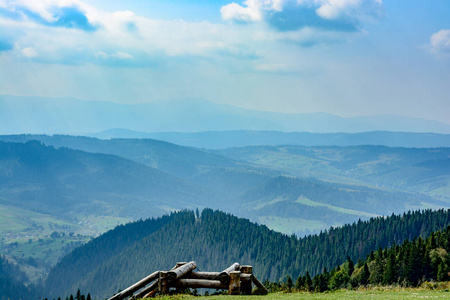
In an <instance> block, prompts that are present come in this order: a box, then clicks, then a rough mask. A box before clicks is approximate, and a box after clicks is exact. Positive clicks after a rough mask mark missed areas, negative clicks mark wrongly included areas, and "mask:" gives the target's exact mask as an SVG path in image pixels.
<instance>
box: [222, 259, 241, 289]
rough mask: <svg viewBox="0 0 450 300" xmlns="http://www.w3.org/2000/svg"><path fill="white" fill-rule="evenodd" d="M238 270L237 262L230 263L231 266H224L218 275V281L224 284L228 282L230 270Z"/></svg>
mask: <svg viewBox="0 0 450 300" xmlns="http://www.w3.org/2000/svg"><path fill="white" fill-rule="evenodd" d="M238 270H239V264H238V263H234V264H232V265H231V266H229V267H228V268H226V269H225V270H223V271H222V272H220V275H219V280H220V282H222V283H224V284H230V272H232V271H238Z"/></svg>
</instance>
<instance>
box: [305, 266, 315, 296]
mask: <svg viewBox="0 0 450 300" xmlns="http://www.w3.org/2000/svg"><path fill="white" fill-rule="evenodd" d="M305 288H306V290H308V291H312V288H313V284H312V279H311V276H310V275H309V271H306V275H305Z"/></svg>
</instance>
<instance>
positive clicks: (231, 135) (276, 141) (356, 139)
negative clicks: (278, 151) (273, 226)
mask: <svg viewBox="0 0 450 300" xmlns="http://www.w3.org/2000/svg"><path fill="white" fill-rule="evenodd" d="M89 136H91V137H96V138H99V139H117V138H128V139H156V140H162V141H166V142H170V143H174V144H177V145H183V146H189V147H196V148H206V149H224V148H235V147H245V146H280V145H299V146H342V147H346V146H360V145H373V146H388V147H408V148H432V147H450V134H438V133H417V132H415V133H414V132H392V131H371V132H358V133H313V132H281V131H257V130H234V131H204V132H191V133H189V132H138V131H133V130H127V129H110V130H105V131H102V132H98V133H94V134H89Z"/></svg>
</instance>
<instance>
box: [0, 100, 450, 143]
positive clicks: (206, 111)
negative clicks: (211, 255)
mask: <svg viewBox="0 0 450 300" xmlns="http://www.w3.org/2000/svg"><path fill="white" fill-rule="evenodd" d="M0 107H1V110H0V134H18V133H46V134H55V133H65V134H81V133H84V134H85V133H92V132H101V131H105V130H109V129H111V128H124V129H128V130H135V131H143V132H167V131H176V132H177V131H178V132H199V131H225V130H276V131H306V132H321V133H325V132H366V131H405V132H434V133H450V125H448V124H444V123H441V122H437V121H429V120H424V119H419V118H411V117H405V116H397V115H378V116H367V117H353V118H343V117H339V116H335V115H331V114H326V113H307V114H287V113H278V112H266V111H255V110H249V109H243V108H238V107H234V106H231V105H225V104H217V103H214V102H210V101H206V100H199V99H183V100H170V101H155V102H148V103H142V104H120V103H112V102H107V101H84V100H78V99H74V98H42V97H19V96H8V95H0Z"/></svg>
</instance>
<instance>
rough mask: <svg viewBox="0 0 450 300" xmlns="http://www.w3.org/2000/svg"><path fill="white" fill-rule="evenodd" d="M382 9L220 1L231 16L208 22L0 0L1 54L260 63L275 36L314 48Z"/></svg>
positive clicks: (68, 0)
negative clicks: (160, 18)
mask: <svg viewBox="0 0 450 300" xmlns="http://www.w3.org/2000/svg"><path fill="white" fill-rule="evenodd" d="M381 9H382V3H381V0H295V1H294V0H247V1H244V2H243V3H242V4H241V5H240V4H237V3H230V4H228V5H225V6H223V7H222V8H221V14H222V18H223V19H224V20H225V21H232V22H231V23H230V22H225V23H210V22H186V21H183V20H154V19H150V18H146V17H141V16H138V15H136V14H135V13H134V12H131V11H116V12H105V11H101V10H98V9H97V8H95V7H93V6H91V5H89V4H87V3H85V2H83V1H80V0H41V1H28V0H12V1H5V0H0V12H1V14H0V31H2V32H9V33H11V34H10V35H9V36H3V37H1V38H0V53H5V52H10V53H12V54H13V55H14V56H15V57H16V58H19V59H20V58H21V57H22V58H23V59H32V60H35V61H40V62H47V63H51V62H53V63H62V64H86V63H94V64H100V65H110V66H132V67H146V66H155V65H161V64H165V62H166V61H169V60H173V59H174V58H181V57H191V58H192V57H197V58H199V59H202V60H205V59H206V60H208V59H215V58H218V57H222V58H223V57H232V58H233V59H241V60H248V59H251V60H252V59H255V58H260V59H265V58H266V59H267V61H263V62H260V64H267V63H268V61H273V60H274V57H273V55H274V54H271V53H270V51H269V50H267V49H268V48H273V47H275V46H273V44H274V43H276V44H277V43H278V44H279V45H280V47H278V50H280V48H282V47H283V46H282V43H286V42H288V43H294V44H296V45H297V46H298V47H305V46H308V47H309V46H311V45H315V44H318V43H328V42H333V43H334V42H336V41H337V40H345V39H346V36H345V34H342V33H345V32H348V33H351V32H357V31H358V30H359V26H360V24H361V22H363V20H364V19H365V18H369V17H378V16H379V15H380V10H381ZM242 23H246V24H247V25H246V26H243V24H242ZM269 44H270V46H269V47H267V45H269ZM276 55H277V56H279V54H276ZM256 69H258V68H255V70H256ZM259 69H260V68H259ZM259 69H258V70H259Z"/></svg>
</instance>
